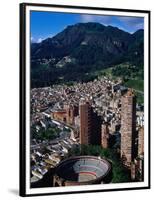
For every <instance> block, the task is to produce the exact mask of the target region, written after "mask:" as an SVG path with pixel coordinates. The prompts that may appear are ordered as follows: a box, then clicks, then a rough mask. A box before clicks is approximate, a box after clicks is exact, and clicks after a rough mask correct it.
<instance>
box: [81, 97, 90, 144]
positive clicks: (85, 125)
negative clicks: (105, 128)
mask: <svg viewBox="0 0 154 200" xmlns="http://www.w3.org/2000/svg"><path fill="white" fill-rule="evenodd" d="M79 115H80V144H91V141H92V107H91V105H90V103H89V102H88V101H84V100H83V101H81V102H80V105H79Z"/></svg>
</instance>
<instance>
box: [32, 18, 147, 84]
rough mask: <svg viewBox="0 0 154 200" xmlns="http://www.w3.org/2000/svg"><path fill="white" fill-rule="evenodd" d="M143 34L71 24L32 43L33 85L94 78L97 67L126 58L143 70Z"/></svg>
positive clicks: (83, 24) (140, 31)
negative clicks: (39, 41)
mask: <svg viewBox="0 0 154 200" xmlns="http://www.w3.org/2000/svg"><path fill="white" fill-rule="evenodd" d="M143 36H144V31H143V30H138V31H136V32H135V33H134V34H130V33H127V32H125V31H123V30H120V29H118V28H116V27H112V26H104V25H102V24H99V23H93V22H90V23H78V24H75V25H72V26H68V27H67V28H65V29H64V30H63V31H62V32H60V33H58V34H57V35H56V36H54V37H53V38H47V39H45V40H43V41H42V42H41V43H32V44H31V78H32V81H31V83H32V85H31V86H32V87H43V86H48V85H52V84H55V83H64V82H65V83H66V82H70V81H89V80H93V79H94V78H95V71H98V70H103V69H106V68H108V67H114V65H117V64H121V63H125V62H128V63H130V64H132V65H134V66H136V67H137V68H138V69H139V70H142V68H143ZM142 71H143V70H142Z"/></svg>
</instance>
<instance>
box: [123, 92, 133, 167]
mask: <svg viewBox="0 0 154 200" xmlns="http://www.w3.org/2000/svg"><path fill="white" fill-rule="evenodd" d="M135 138H136V97H135V95H134V93H133V91H132V90H131V89H129V90H128V91H127V93H126V94H125V95H123V96H122V100H121V158H122V160H123V164H124V165H126V166H127V167H130V166H131V162H132V161H133V160H134V157H135V155H134V153H135Z"/></svg>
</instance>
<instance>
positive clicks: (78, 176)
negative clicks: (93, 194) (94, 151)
mask: <svg viewBox="0 0 154 200" xmlns="http://www.w3.org/2000/svg"><path fill="white" fill-rule="evenodd" d="M111 174H112V169H111V164H110V163H109V162H108V161H107V160H106V159H102V158H99V157H95V156H76V157H71V158H68V159H66V160H64V161H62V162H60V164H59V165H58V166H57V167H56V169H55V173H54V177H53V186H69V185H89V184H99V183H108V182H110V180H111Z"/></svg>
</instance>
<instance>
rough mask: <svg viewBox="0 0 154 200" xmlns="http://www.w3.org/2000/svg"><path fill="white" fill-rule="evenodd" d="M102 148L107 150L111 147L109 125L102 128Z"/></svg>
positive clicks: (103, 125)
mask: <svg viewBox="0 0 154 200" xmlns="http://www.w3.org/2000/svg"><path fill="white" fill-rule="evenodd" d="M101 146H102V147H103V148H104V149H106V148H108V146H109V128H108V124H102V127H101Z"/></svg>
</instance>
